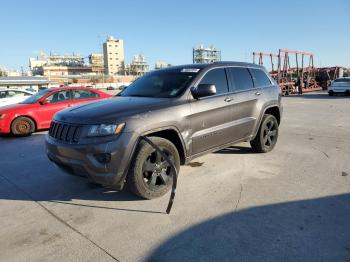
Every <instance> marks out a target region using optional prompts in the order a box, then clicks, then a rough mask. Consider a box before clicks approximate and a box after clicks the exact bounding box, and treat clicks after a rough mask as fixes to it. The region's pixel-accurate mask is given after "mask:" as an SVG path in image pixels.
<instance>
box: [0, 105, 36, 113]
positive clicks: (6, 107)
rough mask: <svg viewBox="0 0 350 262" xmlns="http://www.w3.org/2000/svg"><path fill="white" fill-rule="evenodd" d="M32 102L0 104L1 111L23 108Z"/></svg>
mask: <svg viewBox="0 0 350 262" xmlns="http://www.w3.org/2000/svg"><path fill="white" fill-rule="evenodd" d="M30 106H32V104H12V105H7V106H0V113H5V112H8V111H12V110H18V109H23V108H26V107H30Z"/></svg>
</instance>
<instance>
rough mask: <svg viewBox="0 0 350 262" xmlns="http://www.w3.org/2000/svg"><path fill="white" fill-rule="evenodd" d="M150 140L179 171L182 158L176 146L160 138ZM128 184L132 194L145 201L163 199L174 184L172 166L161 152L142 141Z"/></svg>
mask: <svg viewBox="0 0 350 262" xmlns="http://www.w3.org/2000/svg"><path fill="white" fill-rule="evenodd" d="M149 139H150V140H151V141H152V142H153V143H154V144H156V145H157V146H159V147H160V148H161V149H162V150H163V152H164V153H166V154H167V155H168V156H169V158H170V159H171V160H173V161H174V164H175V166H176V169H177V170H179V169H180V157H179V153H178V151H177V149H176V147H175V146H174V144H173V143H171V142H170V141H169V140H167V139H164V138H160V137H149ZM156 164H157V166H156ZM159 164H160V165H159ZM127 183H128V187H129V189H130V191H131V192H133V193H134V194H135V195H138V196H140V197H142V198H144V199H153V198H157V197H161V196H163V195H165V194H166V193H167V192H168V191H169V190H170V189H171V186H172V183H173V179H172V177H171V175H170V166H169V165H168V164H167V163H166V161H165V159H164V158H163V157H162V156H161V154H160V153H159V152H157V151H156V150H155V149H154V148H153V147H152V146H151V145H149V144H148V143H147V142H145V141H143V140H142V141H141V142H140V144H139V145H138V148H137V151H136V153H135V156H134V158H133V160H132V163H131V167H130V170H129V174H128V181H127Z"/></svg>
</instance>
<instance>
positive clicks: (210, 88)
mask: <svg viewBox="0 0 350 262" xmlns="http://www.w3.org/2000/svg"><path fill="white" fill-rule="evenodd" d="M191 93H192V95H193V97H194V98H195V99H198V98H201V97H205V96H213V95H215V94H216V87H215V85H212V84H200V85H198V86H197V87H196V88H193V89H192V90H191Z"/></svg>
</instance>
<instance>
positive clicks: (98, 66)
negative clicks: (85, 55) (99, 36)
mask: <svg viewBox="0 0 350 262" xmlns="http://www.w3.org/2000/svg"><path fill="white" fill-rule="evenodd" d="M89 63H90V66H91V71H92V72H93V73H96V74H98V75H100V74H102V72H103V70H104V66H103V55H102V54H100V53H92V54H91V55H89Z"/></svg>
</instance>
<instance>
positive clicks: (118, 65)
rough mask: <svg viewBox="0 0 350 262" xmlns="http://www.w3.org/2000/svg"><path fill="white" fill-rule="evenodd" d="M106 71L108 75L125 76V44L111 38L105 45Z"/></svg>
mask: <svg viewBox="0 0 350 262" xmlns="http://www.w3.org/2000/svg"><path fill="white" fill-rule="evenodd" d="M103 59H104V69H105V73H106V74H107V75H111V76H113V75H121V74H124V42H123V40H121V39H115V38H114V37H113V36H109V37H108V38H107V41H106V42H105V43H103Z"/></svg>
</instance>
